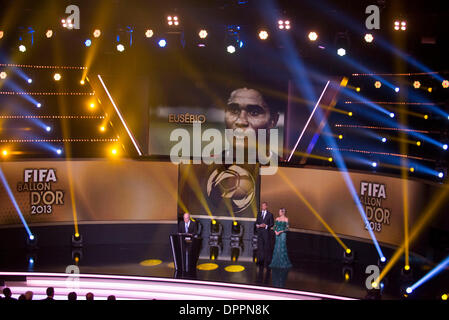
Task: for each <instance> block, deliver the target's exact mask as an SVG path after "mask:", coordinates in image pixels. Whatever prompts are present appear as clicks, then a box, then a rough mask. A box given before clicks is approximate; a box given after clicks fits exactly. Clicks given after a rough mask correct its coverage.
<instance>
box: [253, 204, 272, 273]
mask: <svg viewBox="0 0 449 320" xmlns="http://www.w3.org/2000/svg"><path fill="white" fill-rule="evenodd" d="M261 209H262V210H261V211H260V212H259V213H258V214H257V219H256V234H257V263H258V264H259V265H260V266H264V267H268V264H269V263H270V260H271V254H272V252H273V251H272V246H271V238H272V234H271V233H272V231H271V228H272V227H273V225H274V220H273V215H272V214H271V213H270V212H269V211H268V210H267V209H268V205H267V203H266V202H262V206H261Z"/></svg>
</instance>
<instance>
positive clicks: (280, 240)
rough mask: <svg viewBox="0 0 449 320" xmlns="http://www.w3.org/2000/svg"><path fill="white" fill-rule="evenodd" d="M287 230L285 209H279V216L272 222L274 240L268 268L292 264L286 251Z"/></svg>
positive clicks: (285, 266) (286, 266) (288, 266)
mask: <svg viewBox="0 0 449 320" xmlns="http://www.w3.org/2000/svg"><path fill="white" fill-rule="evenodd" d="M287 231H288V218H287V216H286V215H285V209H284V208H281V209H279V217H277V218H276V222H275V223H274V233H275V234H276V242H275V244H274V250H273V259H272V260H271V264H270V266H269V267H270V268H272V269H273V268H290V267H291V266H292V264H291V263H290V259H289V258H288V253H287Z"/></svg>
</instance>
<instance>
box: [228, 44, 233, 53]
mask: <svg viewBox="0 0 449 320" xmlns="http://www.w3.org/2000/svg"><path fill="white" fill-rule="evenodd" d="M226 51H227V52H228V53H234V52H235V47H234V46H233V45H229V46H228V47H227V48H226Z"/></svg>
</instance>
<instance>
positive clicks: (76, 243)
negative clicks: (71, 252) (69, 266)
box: [72, 232, 83, 248]
mask: <svg viewBox="0 0 449 320" xmlns="http://www.w3.org/2000/svg"><path fill="white" fill-rule="evenodd" d="M82 246H83V237H81V235H80V234H79V233H78V232H77V233H75V234H74V235H72V247H75V248H81V247H82Z"/></svg>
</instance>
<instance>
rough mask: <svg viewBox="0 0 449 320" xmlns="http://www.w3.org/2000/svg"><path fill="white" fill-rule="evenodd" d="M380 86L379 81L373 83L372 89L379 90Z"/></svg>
mask: <svg viewBox="0 0 449 320" xmlns="http://www.w3.org/2000/svg"><path fill="white" fill-rule="evenodd" d="M381 86H382V83H381V82H380V81H376V82H374V87H375V88H376V89H379V88H380V87H381Z"/></svg>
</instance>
